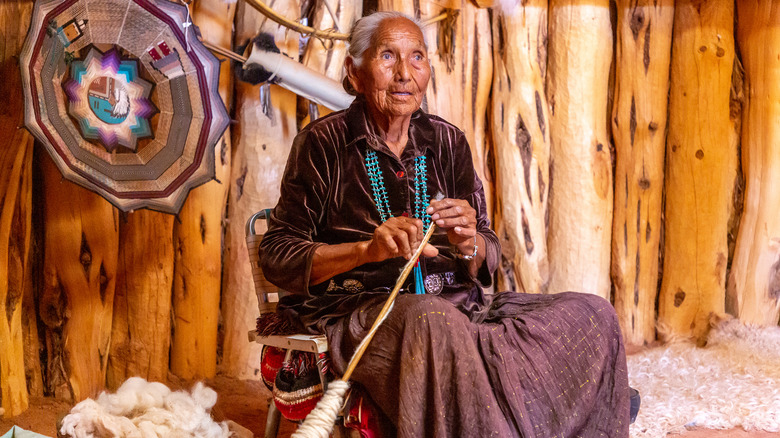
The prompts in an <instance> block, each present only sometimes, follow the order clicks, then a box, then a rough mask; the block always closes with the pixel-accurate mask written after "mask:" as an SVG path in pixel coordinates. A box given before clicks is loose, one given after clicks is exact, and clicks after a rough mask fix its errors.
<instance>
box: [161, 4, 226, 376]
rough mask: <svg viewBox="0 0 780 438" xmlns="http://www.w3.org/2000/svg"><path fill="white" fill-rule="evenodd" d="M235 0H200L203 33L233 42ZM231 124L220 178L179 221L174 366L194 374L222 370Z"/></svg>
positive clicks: (191, 199) (201, 190)
mask: <svg viewBox="0 0 780 438" xmlns="http://www.w3.org/2000/svg"><path fill="white" fill-rule="evenodd" d="M235 11H236V4H235V3H228V2H225V1H222V0H200V1H198V2H195V3H194V4H193V10H192V17H193V21H194V22H195V24H196V25H197V26H198V27H199V28H200V31H201V34H202V35H203V38H204V39H205V40H206V41H208V42H210V43H212V44H216V45H219V46H221V47H231V45H232V36H233V32H232V28H233V17H234V16H235ZM232 77H233V76H232V69H231V68H230V62H229V61H226V62H223V63H222V65H221V70H220V76H219V93H220V96H222V100H223V101H224V102H225V104H226V105H227V106H228V108H230V101H231V97H232V96H231V95H232V92H231V91H232V86H233V81H232ZM230 148H231V141H230V128H228V129H227V130H226V131H225V134H224V135H223V137H222V140H221V141H219V142H218V143H217V146H216V151H215V153H214V156H215V160H216V164H215V165H216V171H217V173H216V179H217V181H211V182H208V183H206V184H204V185H202V186H200V187H196V188H195V189H193V190H192V191H191V192H190V194H189V196H188V197H187V200H186V201H185V202H184V205H183V206H182V209H181V211H180V212H179V216H178V220H177V221H176V222H175V223H174V228H173V239H174V245H175V252H174V255H175V265H174V281H173V316H174V320H173V338H172V340H171V364H170V365H171V372H173V373H174V374H176V375H177V376H179V377H181V378H183V379H187V380H191V379H202V378H211V377H214V375H215V374H216V370H217V326H218V322H219V300H220V287H221V285H222V278H221V272H222V237H223V226H222V223H223V220H224V219H225V213H226V212H225V203H226V202H227V190H228V181H229V180H230V154H231V150H230Z"/></svg>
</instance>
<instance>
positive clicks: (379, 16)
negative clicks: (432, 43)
mask: <svg viewBox="0 0 780 438" xmlns="http://www.w3.org/2000/svg"><path fill="white" fill-rule="evenodd" d="M392 18H406V19H407V20H409V21H411V22H412V23H414V24H415V25H416V26H417V28H418V29H420V34H422V36H423V44H425V48H426V49H427V48H428V42H427V41H426V40H425V33H424V32H423V24H422V21H420V20H419V19H417V18H414V17H410V16H409V15H406V14H404V13H403V12H397V11H379V12H374V13H373V14H371V15H366V16H365V17H363V18H361V19H359V20H358V21H356V22H355V25H354V26H353V27H352V32H350V34H349V49H348V53H347V56H349V57H350V58H352V62H353V63H354V64H355V67H360V66H361V65H362V64H363V56H364V55H365V54H366V51H368V49H370V48H371V46H372V45H373V44H374V43H375V42H376V41H374V38H375V37H376V33H377V31H378V30H379V26H380V25H381V24H382V22H383V21H385V20H389V19H392ZM343 85H344V89H345V90H346V91H347V93H349V94H352V95H355V94H357V93H356V92H355V90H354V89H353V88H352V84H350V83H349V79H348V78H347V77H345V78H344V81H343Z"/></svg>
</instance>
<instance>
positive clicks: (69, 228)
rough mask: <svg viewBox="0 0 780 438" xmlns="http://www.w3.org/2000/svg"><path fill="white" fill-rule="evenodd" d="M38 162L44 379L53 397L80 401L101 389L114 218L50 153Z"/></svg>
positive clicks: (114, 255)
mask: <svg viewBox="0 0 780 438" xmlns="http://www.w3.org/2000/svg"><path fill="white" fill-rule="evenodd" d="M39 157H41V158H42V160H43V163H42V167H43V184H44V193H45V216H44V221H45V222H44V223H45V227H46V230H45V234H46V237H45V243H44V244H45V248H46V255H45V259H44V274H43V275H44V287H43V291H42V295H41V297H40V304H39V311H40V313H41V319H42V320H43V322H44V323H45V324H46V326H47V350H48V355H49V359H48V360H49V363H48V371H47V374H48V379H47V381H48V384H49V386H50V387H49V389H50V391H51V392H53V393H54V394H55V396H57V397H62V398H67V397H70V398H72V399H73V401H80V400H83V399H84V398H87V397H93V396H95V395H97V394H98V393H99V392H100V391H101V390H103V388H104V386H105V380H106V361H107V360H108V353H109V346H110V344H111V320H112V313H113V307H114V287H115V281H116V271H117V248H118V244H119V241H118V240H119V239H118V237H119V233H118V231H119V224H118V222H117V217H118V214H117V210H116V209H115V208H114V207H113V206H112V205H111V204H109V203H108V201H106V200H105V199H103V198H101V197H100V196H99V195H97V194H95V193H92V192H90V191H88V190H86V189H84V188H81V187H79V186H77V185H75V184H73V183H70V182H68V181H65V180H64V179H63V178H62V175H61V174H60V171H59V170H58V169H57V167H56V166H55V164H54V162H53V161H52V160H51V159H50V158H49V156H48V155H46V154H39Z"/></svg>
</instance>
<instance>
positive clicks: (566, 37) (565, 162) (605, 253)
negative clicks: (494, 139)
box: [547, 0, 613, 298]
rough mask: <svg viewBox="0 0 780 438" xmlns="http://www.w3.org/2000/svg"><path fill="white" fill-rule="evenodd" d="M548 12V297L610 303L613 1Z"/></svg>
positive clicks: (560, 4) (562, 2)
mask: <svg viewBox="0 0 780 438" xmlns="http://www.w3.org/2000/svg"><path fill="white" fill-rule="evenodd" d="M549 14H550V18H549V31H548V32H549V34H548V35H549V40H548V41H549V43H548V58H547V59H548V64H547V99H548V101H549V104H550V144H551V153H550V156H551V158H550V159H551V164H550V181H551V182H550V190H551V193H550V225H549V233H548V237H547V245H548V247H547V251H548V257H549V260H550V284H549V287H548V291H549V292H550V293H557V292H564V291H579V292H586V293H592V294H596V295H599V296H601V297H603V298H609V295H610V279H609V269H610V247H611V234H612V196H613V194H612V160H611V156H610V150H609V149H610V147H609V144H610V143H609V137H608V135H607V94H608V82H609V70H610V64H611V62H612V25H611V22H610V12H609V2H608V1H607V0H599V1H594V0H552V1H551V2H550V12H549Z"/></svg>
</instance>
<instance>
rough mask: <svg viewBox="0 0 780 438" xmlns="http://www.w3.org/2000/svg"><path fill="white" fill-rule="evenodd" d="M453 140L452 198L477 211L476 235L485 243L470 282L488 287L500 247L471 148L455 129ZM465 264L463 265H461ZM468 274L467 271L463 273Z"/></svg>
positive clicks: (495, 267)
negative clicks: (463, 200) (461, 200)
mask: <svg viewBox="0 0 780 438" xmlns="http://www.w3.org/2000/svg"><path fill="white" fill-rule="evenodd" d="M451 140H452V143H451V144H452V149H451V152H452V156H451V160H452V164H451V168H452V170H453V174H452V180H453V187H454V189H455V197H456V198H458V199H465V200H467V201H468V202H469V204H471V206H472V207H473V208H474V209H475V210H476V211H477V232H478V233H479V234H480V235H481V236H482V238H483V239H484V240H485V246H486V248H485V261H484V262H483V264H482V266H481V267H480V268H479V271H478V272H477V276H476V278H472V280H474V281H475V282H477V283H478V284H479V285H480V286H482V287H489V286H490V285H491V284H492V282H493V273H494V272H495V271H496V269H497V268H498V263H499V255H500V252H501V245H500V244H499V242H498V237H497V236H496V233H495V232H493V230H492V229H491V228H490V219H489V218H488V211H487V202H486V201H485V190H484V188H483V186H482V181H481V180H480V179H479V176H478V175H477V172H476V170H475V168H474V163H473V160H472V157H471V148H470V147H469V144H468V140H467V139H466V135H465V134H464V133H463V131H461V130H459V129H457V130H455V133H454V134H453V138H452V139H451ZM462 263H465V261H462ZM466 271H467V270H466Z"/></svg>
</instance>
